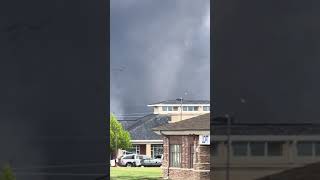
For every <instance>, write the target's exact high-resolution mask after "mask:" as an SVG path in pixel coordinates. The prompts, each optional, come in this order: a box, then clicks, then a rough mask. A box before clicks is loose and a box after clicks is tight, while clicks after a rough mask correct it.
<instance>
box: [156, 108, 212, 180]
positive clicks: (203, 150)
mask: <svg viewBox="0 0 320 180" xmlns="http://www.w3.org/2000/svg"><path fill="white" fill-rule="evenodd" d="M153 130H154V132H156V133H157V134H159V135H162V137H163V156H164V158H163V163H162V171H163V177H164V178H165V179H172V180H176V179H177V180H178V179H184V180H189V179H190V180H209V179H210V113H207V114H204V115H200V116H197V117H193V118H190V119H186V120H183V121H179V122H175V123H169V124H165V125H162V126H159V127H156V128H153Z"/></svg>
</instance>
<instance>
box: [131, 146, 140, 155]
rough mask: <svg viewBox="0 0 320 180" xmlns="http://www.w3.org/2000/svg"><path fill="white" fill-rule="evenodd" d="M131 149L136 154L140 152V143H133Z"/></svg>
mask: <svg viewBox="0 0 320 180" xmlns="http://www.w3.org/2000/svg"><path fill="white" fill-rule="evenodd" d="M130 151H131V152H133V153H135V154H140V145H132V148H131V149H130Z"/></svg>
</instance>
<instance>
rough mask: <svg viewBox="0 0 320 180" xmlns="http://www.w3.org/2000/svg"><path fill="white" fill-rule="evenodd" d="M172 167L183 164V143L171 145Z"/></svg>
mask: <svg viewBox="0 0 320 180" xmlns="http://www.w3.org/2000/svg"><path fill="white" fill-rule="evenodd" d="M169 158H170V167H180V166H181V145H177V144H174V145H170V157H169Z"/></svg>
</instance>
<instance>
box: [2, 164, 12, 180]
mask: <svg viewBox="0 0 320 180" xmlns="http://www.w3.org/2000/svg"><path fill="white" fill-rule="evenodd" d="M0 180H16V177H15V176H14V174H13V171H12V169H11V167H10V166H9V165H5V166H4V167H3V168H2V170H1V174H0Z"/></svg>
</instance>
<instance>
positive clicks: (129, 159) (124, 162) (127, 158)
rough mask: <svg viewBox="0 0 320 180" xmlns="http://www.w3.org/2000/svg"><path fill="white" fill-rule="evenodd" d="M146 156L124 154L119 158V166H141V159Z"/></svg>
mask: <svg viewBox="0 0 320 180" xmlns="http://www.w3.org/2000/svg"><path fill="white" fill-rule="evenodd" d="M145 158H147V157H146V156H145V155H138V154H130V155H124V156H122V157H121V158H120V163H119V164H120V166H126V167H135V166H137V167H139V166H141V160H143V159H145Z"/></svg>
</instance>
